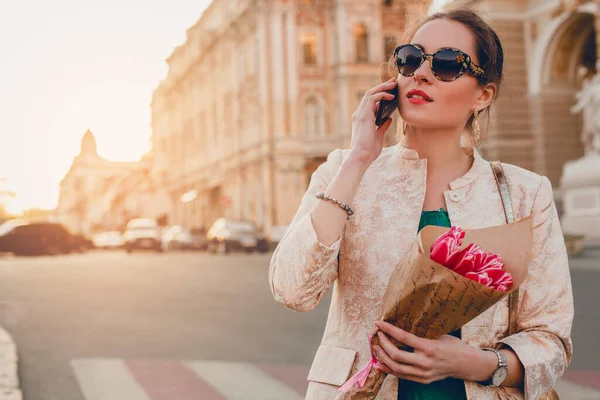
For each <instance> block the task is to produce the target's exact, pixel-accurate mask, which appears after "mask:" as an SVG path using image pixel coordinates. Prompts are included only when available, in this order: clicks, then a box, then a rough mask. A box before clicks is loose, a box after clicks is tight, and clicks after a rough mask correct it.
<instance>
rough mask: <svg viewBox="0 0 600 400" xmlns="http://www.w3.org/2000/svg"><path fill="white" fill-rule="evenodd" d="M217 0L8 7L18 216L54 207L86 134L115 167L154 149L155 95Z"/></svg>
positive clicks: (5, 129) (3, 126)
mask: <svg viewBox="0 0 600 400" xmlns="http://www.w3.org/2000/svg"><path fill="white" fill-rule="evenodd" d="M209 3H210V1H209V0H169V1H167V0H146V1H141V0H103V1H89V0H76V1H75V0H53V1H47V0H35V1H32V0H19V1H1V2H0V51H1V53H0V54H1V56H0V134H1V138H2V142H1V143H2V145H0V178H3V177H5V178H7V180H6V182H1V181H0V184H1V186H2V187H0V191H1V190H12V191H14V192H16V197H15V198H14V199H12V200H11V201H10V202H9V203H8V204H7V206H8V208H9V210H10V211H12V212H20V211H21V210H23V209H25V208H29V207H42V208H53V207H55V206H56V203H57V201H58V192H59V187H58V184H59V182H60V180H61V179H62V178H63V177H64V175H65V174H66V172H67V171H68V169H69V167H70V165H71V163H72V161H73V157H74V156H75V155H77V154H78V153H79V146H80V143H81V138H82V136H83V134H84V133H85V132H86V131H87V130H88V129H91V131H92V132H93V133H94V135H95V136H96V139H97V142H98V152H99V154H100V155H101V156H103V157H105V158H107V159H109V160H114V161H131V160H138V159H139V158H140V157H141V156H142V155H143V154H144V153H145V152H147V151H148V150H149V149H150V135H151V128H150V102H151V96H152V91H153V90H154V89H155V88H156V86H157V85H158V83H159V82H160V81H161V80H162V79H163V78H164V77H165V76H166V74H167V71H168V67H167V64H166V61H165V60H166V58H167V57H168V56H169V55H170V54H171V52H172V51H173V49H174V47H176V46H177V45H180V44H182V43H183V42H184V41H185V31H186V29H187V28H189V27H190V26H192V25H193V24H194V23H195V22H196V21H197V20H198V18H199V17H200V15H201V14H202V12H203V11H204V10H205V8H206V7H207V6H208V4H209Z"/></svg>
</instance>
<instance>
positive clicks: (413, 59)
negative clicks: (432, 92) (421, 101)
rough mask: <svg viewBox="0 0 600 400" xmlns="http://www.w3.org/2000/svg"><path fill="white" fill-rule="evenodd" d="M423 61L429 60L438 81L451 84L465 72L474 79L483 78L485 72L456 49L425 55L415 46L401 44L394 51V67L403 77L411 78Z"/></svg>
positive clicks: (447, 48)
mask: <svg viewBox="0 0 600 400" xmlns="http://www.w3.org/2000/svg"><path fill="white" fill-rule="evenodd" d="M425 59H427V60H429V65H430V66H431V71H432V72H433V75H435V77H436V78H437V79H439V80H440V81H444V82H452V81H454V80H456V79H458V78H460V77H461V76H463V75H464V74H465V72H469V73H470V74H471V75H473V76H474V77H476V78H480V79H484V78H485V71H484V70H483V69H482V68H481V67H479V66H478V65H477V64H475V63H474V62H473V61H472V60H471V56H469V55H468V54H467V53H464V52H462V51H460V50H458V49H453V48H450V47H446V48H443V49H440V50H438V51H436V52H435V53H433V54H426V53H425V51H424V50H423V49H422V48H421V47H419V46H418V45H416V44H403V45H401V46H398V47H396V49H395V50H394V60H395V62H396V67H397V68H398V72H400V74H401V75H403V76H413V75H414V74H415V72H417V70H418V69H419V68H420V67H421V65H422V64H423V62H424V61H425Z"/></svg>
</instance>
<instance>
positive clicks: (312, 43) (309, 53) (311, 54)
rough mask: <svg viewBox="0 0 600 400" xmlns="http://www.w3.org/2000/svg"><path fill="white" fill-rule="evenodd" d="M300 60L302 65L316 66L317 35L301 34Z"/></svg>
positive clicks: (311, 33) (312, 33) (310, 33)
mask: <svg viewBox="0 0 600 400" xmlns="http://www.w3.org/2000/svg"><path fill="white" fill-rule="evenodd" d="M302 58H303V60H304V65H317V35H316V34H315V33H314V32H305V33H303V34H302Z"/></svg>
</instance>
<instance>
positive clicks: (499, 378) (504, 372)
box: [492, 367, 508, 386]
mask: <svg viewBox="0 0 600 400" xmlns="http://www.w3.org/2000/svg"><path fill="white" fill-rule="evenodd" d="M507 376H508V369H506V368H505V367H500V368H498V369H497V370H496V372H494V378H493V379H492V380H493V384H494V386H500V385H502V382H504V380H505V379H506V377H507Z"/></svg>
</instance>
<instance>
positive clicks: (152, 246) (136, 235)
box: [124, 218, 163, 253]
mask: <svg viewBox="0 0 600 400" xmlns="http://www.w3.org/2000/svg"><path fill="white" fill-rule="evenodd" d="M124 238H125V250H126V251H127V252H128V253H131V252H132V251H133V250H155V251H159V252H161V251H163V248H162V241H161V238H160V227H159V226H158V223H157V222H156V220H153V219H150V218H136V219H132V220H131V221H129V223H128V224H127V230H126V231H125V235H124Z"/></svg>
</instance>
